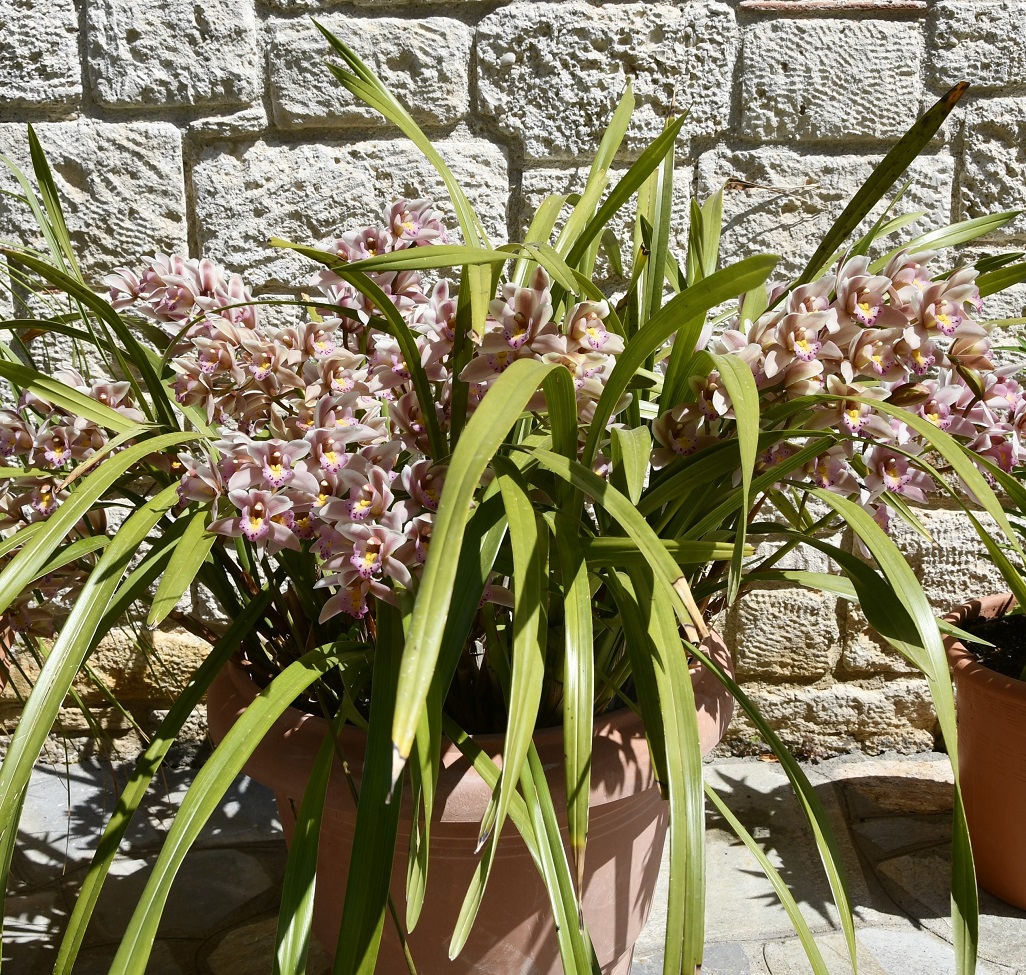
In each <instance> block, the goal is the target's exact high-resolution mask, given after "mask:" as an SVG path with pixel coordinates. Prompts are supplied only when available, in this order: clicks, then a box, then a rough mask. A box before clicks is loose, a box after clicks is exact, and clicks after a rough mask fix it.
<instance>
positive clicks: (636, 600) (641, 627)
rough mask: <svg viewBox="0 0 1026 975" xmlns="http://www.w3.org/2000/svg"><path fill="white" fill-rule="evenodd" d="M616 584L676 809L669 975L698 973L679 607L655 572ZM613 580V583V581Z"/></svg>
mask: <svg viewBox="0 0 1026 975" xmlns="http://www.w3.org/2000/svg"><path fill="white" fill-rule="evenodd" d="M628 575H629V578H630V582H627V581H626V580H625V579H621V580H617V579H614V580H613V583H612V589H613V592H614V594H615V596H616V599H617V605H618V606H619V607H620V611H621V613H623V614H624V624H625V625H624V636H625V639H626V643H627V652H628V654H629V655H630V658H631V663H632V673H633V674H634V676H635V686H636V687H637V689H638V703H639V704H640V705H641V712H642V715H643V717H644V718H645V727H646V732H647V734H648V738H649V743H650V745H651V748H652V752H653V756H655V757H657V761H658V764H657V769H658V773H659V776H660V783H659V784H660V786H661V788H662V789H663V791H664V794H665V795H666V796H667V798H668V799H669V802H670V882H669V888H668V891H667V901H666V936H665V941H664V946H663V950H664V955H663V973H664V975H675V973H677V972H688V973H689V975H690V973H692V972H696V971H698V968H699V966H700V965H701V963H702V948H703V945H704V942H705V934H704V932H705V882H704V877H705V819H704V815H705V814H704V807H703V799H702V751H701V747H700V745H699V740H698V719H697V713H696V711H695V698H694V691H693V689H692V687H691V675H690V673H689V671H688V664H687V655H686V653H685V652H684V647H683V646H682V644H681V639H680V630H679V628H678V625H677V618H676V616H675V614H674V610H673V606H672V605H671V604H670V602H669V600H668V599H667V598H666V595H665V593H666V590H665V588H663V589H662V595H660V594H658V592H659V591H658V590H657V589H656V588H655V579H654V578H653V575H652V570H651V568H649V567H647V566H646V567H637V568H635V569H632V570H631V572H630V573H629V574H628ZM607 578H608V577H607Z"/></svg>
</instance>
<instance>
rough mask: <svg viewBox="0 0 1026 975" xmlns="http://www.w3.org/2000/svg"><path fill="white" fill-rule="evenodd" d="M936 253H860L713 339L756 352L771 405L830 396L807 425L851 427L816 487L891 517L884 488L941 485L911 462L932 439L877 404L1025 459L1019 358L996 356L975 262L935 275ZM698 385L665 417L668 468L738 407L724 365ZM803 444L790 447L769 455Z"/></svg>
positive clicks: (920, 491) (747, 355)
mask: <svg viewBox="0 0 1026 975" xmlns="http://www.w3.org/2000/svg"><path fill="white" fill-rule="evenodd" d="M935 257H936V254H935V253H934V252H922V253H918V254H909V253H907V252H904V251H902V252H899V253H898V254H897V255H895V256H894V257H893V258H892V259H891V260H890V261H889V262H888V264H887V266H886V267H885V268H883V270H882V271H881V272H880V273H873V272H872V271H871V270H870V261H869V258H867V257H862V256H860V257H852V258H850V259H848V260H845V261H842V263H841V264H840V266H839V267H838V269H837V272H836V274H830V275H826V276H824V277H823V278H821V279H819V280H818V281H815V282H814V283H812V284H808V285H803V286H801V287H798V288H795V289H794V290H793V291H791V292H790V293H787V294H779V293H778V294H776V295H774V297H775V298H776V299H777V302H776V305H775V307H774V308H773V309H772V310H771V311H768V312H766V313H765V314H763V315H761V316H760V317H759V319H758V320H757V321H755V322H745V323H743V324H741V327H738V325H739V323H738V322H737V321H736V320H735V322H734V325H735V327H733V328H728V329H727V330H725V331H724V332H723V333H722V334H721V335H720V336H718V337H717V338H716V339H715V340H714V341H713V343H712V347H713V350H714V351H716V352H719V353H722V354H731V355H737V356H740V357H741V358H742V359H743V360H744V361H745V362H746V363H747V365H748V366H749V367H750V368H751V370H752V372H753V374H754V375H755V380H756V384H757V385H758V387H759V390H760V393H761V397H760V398H761V400H762V402H763V404H764V406H768V405H771V404H774V403H782V402H787V401H790V400H794V399H797V398H798V397H803V396H807V395H809V394H824V396H828V397H830V398H829V399H826V398H824V399H822V400H821V401H820V402H817V403H816V404H815V405H814V406H813V417H812V419H811V421H807V422H806V423H805V424H804V425H805V426H806V427H807V428H811V429H823V430H835V431H837V432H838V433H839V434H840V435H841V436H840V439H839V441H838V443H836V444H835V445H834V446H832V447H830V448H829V449H828V450H827V451H826V452H824V453H823V454H822V455H821V456H819V457H817V458H815V459H814V460H812V461H810V462H809V463H808V464H806V465H805V474H806V475H807V477H808V479H809V481H810V482H811V483H813V484H814V485H816V486H818V487H822V488H827V489H829V490H833V491H836V492H838V493H840V494H844V495H852V496H855V497H857V498H858V499H859V500H860V503H861V504H862V505H863V506H865V507H866V508H867V509H868V510H870V511H871V512H872V513H873V514H874V516H875V517H876V518H877V520H878V521H880V522H881V524H884V525H886V523H887V521H888V517H889V508H888V506H887V504H886V499H885V497H884V495H885V493H886V492H893V494H895V495H900V496H904V497H905V498H908V499H910V500H912V501H924V500H925V499H926V494H927V493H928V492H929V491H930V490H935V489H936V485H935V483H934V481H933V480H932V479H931V478H930V477H929V475H927V474H926V473H924V472H923V471H922V470H920V469H918V468H917V467H916V466H915V463H914V462H913V461H912V460H911V459H910V458H914V457H915V456H917V455H919V454H922V453H924V452H928V451H929V449H930V448H929V444H928V443H927V442H926V441H925V440H924V438H923V437H922V436H920V435H919V434H918V433H916V431H915V430H913V429H912V428H911V427H910V426H909V424H908V423H907V422H905V421H904V420H902V419H899V418H897V417H894V416H889V415H887V414H886V413H884V412H883V411H880V410H877V409H874V407H873V405H872V401H881V402H882V401H889V402H890V403H891V404H893V405H896V406H901V407H902V408H903V409H905V410H907V411H908V412H909V413H911V414H915V415H918V416H920V417H922V418H924V419H926V420H928V421H929V422H930V423H932V424H934V425H935V426H936V427H937V428H939V429H941V430H945V431H947V432H948V433H950V434H952V435H954V436H956V437H958V438H959V439H961V440H962V441H963V442H964V443H966V444H967V446H968V447H969V448H970V449H972V450H973V451H975V452H976V453H977V454H978V455H979V456H980V457H983V458H985V459H986V460H987V461H989V462H992V463H993V464H995V465H997V466H998V467H999V468H1001V469H1002V470H1004V471H1010V470H1011V469H1012V468H1013V467H1014V466H1016V465H1018V464H1022V463H1023V461H1024V459H1026V450H1024V433H1026V396H1024V392H1023V389H1022V387H1020V385H1019V383H1018V382H1017V381H1016V380H1015V379H1014V378H1013V375H1012V374H1013V373H1015V372H1016V371H1018V369H1019V368H1020V367H1018V366H1014V365H1009V366H1002V367H995V365H994V363H993V362H992V360H991V358H990V342H989V338H988V334H987V331H986V329H984V328H983V327H982V326H981V325H980V324H979V323H978V322H977V321H976V318H975V317H974V316H978V315H979V312H980V311H981V308H982V302H981V300H980V293H979V289H978V288H977V287H976V283H975V278H976V270H975V269H974V268H963V269H961V270H958V271H956V272H955V273H953V274H951V275H950V276H949V277H946V278H939V279H937V280H934V279H932V278H931V276H930V273H929V271H928V269H927V265H928V264H929V262H930V261H931V260H932V259H933V258H935ZM966 377H969V381H967V378H966ZM970 382H972V385H970ZM697 394H698V395H697V399H696V401H695V402H691V403H685V404H683V405H681V406H679V407H677V408H676V409H674V410H672V411H670V412H669V413H666V414H664V415H663V416H661V417H660V418H659V419H658V420H657V421H656V423H655V426H654V431H653V432H654V434H655V436H656V438H657V440H658V441H659V443H660V444H661V448H660V449H658V450H656V452H655V454H654V456H653V463H654V464H655V465H656V466H662V465H665V464H666V463H668V462H669V461H671V460H672V459H673V457H675V456H678V455H687V454H689V453H693V452H694V451H695V450H697V449H699V448H700V447H702V446H703V445H705V444H707V443H709V442H711V441H712V440H714V439H716V438H717V434H718V433H719V431H720V430H721V428H722V423H723V421H724V420H726V419H729V418H731V417H732V412H731V404H730V399H729V396H728V395H727V393H726V391H725V390H724V389H723V388H722V385H721V383H720V379H719V376H718V375H717V374H716V373H713V374H712V375H710V376H709V377H708V379H707V380H705V381H703V382H702V383H701V384H700V386H699V388H698V389H697ZM855 398H858V399H859V400H862V402H856V401H855ZM866 401H869V402H866ZM797 450H798V447H797V446H796V445H793V444H785V445H783V448H781V447H778V448H776V449H775V451H774V452H773V456H769V457H765V458H763V461H764V462H765V463H766V464H769V463H771V462H773V461H775V460H780V459H782V454H784V453H794V452H796V451H797Z"/></svg>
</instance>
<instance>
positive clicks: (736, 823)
mask: <svg viewBox="0 0 1026 975" xmlns="http://www.w3.org/2000/svg"><path fill="white" fill-rule="evenodd" d="M705 794H706V795H707V796H708V797H709V799H710V800H711V801H712V804H713V805H714V806H715V807H716V809H717V810H718V811H719V813H720V815H721V816H722V817H723V818H724V819H725V820H726V821H727V824H728V825H729V826H730V828H731V829H732V830H733V831H734V833H735V834H736V835H737V837H738V838H739V839H740V840H741V842H742V843H744V845H745V846H747V847H748V850H749V852H750V853H751V854H752V856H754V857H755V859H756V860H757V861H758V863H759V867H760V869H761V870H762V872H763V874H765V876H766V879H767V880H768V881H769V882H770V884H771V885H772V887H773V892H774V893H775V894H776V895H777V899H778V900H779V901H780V903H781V905H782V906H783V908H784V910H785V911H787V916H788V918H790V920H791V925H792V927H794V929H795V931H796V932H797V934H798V940H799V941H801V943H802V947H803V948H804V949H805V955H806V957H807V958H808V959H809V964H810V965H812V971H813V973H814V975H830V971H829V969H828V968H827V966H826V962H825V961H823V954H822V952H821V951H820V950H819V945H817V944H816V939H815V938H814V937H813V934H812V929H811V928H810V927H809V923H808V921H806V920H805V918H804V916H803V915H802V912H801V910H800V908H799V907H798V903H797V902H796V901H795V899H794V895H793V894H792V893H791V891H790V890H789V889H788V886H787V882H786V881H785V880H784V878H783V877H781V876H780V871H779V870H777V868H776V867H775V866H773V864H772V863H771V862H770V859H769V857H768V856H766V854H765V853H763V851H762V847H761V846H759V844H758V843H757V842H756V841H755V838H754V837H753V836H752V834H751V833H749V832H748V830H747V829H745V826H744V823H742V822H741V820H740V819H738V818H737V816H735V815H734V814H733V813H732V812H731V811H730V809H729V808H728V807H727V804H726V803H725V802H724V801H723V798H722V797H721V796H719V795H718V794H717V792H716V790H715V789H713V787H712V786H710V785H708V784H707V785H706V787H705Z"/></svg>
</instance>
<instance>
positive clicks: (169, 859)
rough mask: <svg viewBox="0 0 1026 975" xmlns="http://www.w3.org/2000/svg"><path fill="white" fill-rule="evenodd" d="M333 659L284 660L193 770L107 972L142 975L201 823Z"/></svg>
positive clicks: (320, 654) (321, 651)
mask: <svg viewBox="0 0 1026 975" xmlns="http://www.w3.org/2000/svg"><path fill="white" fill-rule="evenodd" d="M336 663H337V657H336V655H335V651H334V648H333V647H319V648H318V649H316V650H312V651H310V652H309V653H307V654H304V655H303V657H301V658H300V659H299V660H297V661H295V662H294V663H292V664H289V666H288V667H286V668H285V669H284V670H283V671H282V672H281V673H280V674H279V675H278V676H277V677H276V678H275V679H274V680H273V681H271V683H270V684H268V685H267V687H265V688H264V690H263V691H261V693H260V694H259V695H258V696H257V698H256V699H255V700H254V701H253V703H252V704H250V706H249V707H248V708H246V711H245V713H243V714H242V715H240V717H239V720H238V721H237V722H236V723H235V725H234V726H233V727H232V729H231V731H229V732H228V734H227V735H225V737H224V740H223V741H222V742H221V744H220V745H218V746H217V748H215V749H214V753H213V755H211V756H210V758H208V759H207V762H206V764H205V765H204V766H203V768H201V769H200V770H199V772H198V773H197V775H196V778H195V780H194V781H193V783H192V785H191V786H190V787H189V791H188V792H187V793H186V794H185V798H184V799H183V800H182V805H181V808H180V809H179V810H178V814H177V815H176V816H175V818H174V820H173V821H172V823H171V828H170V829H169V830H168V834H167V839H166V840H165V841H164V845H163V847H162V848H161V851H160V855H159V856H158V857H157V862H156V863H155V864H154V866H153V870H152V872H151V873H150V876H149V879H148V880H147V882H146V887H145V888H144V889H143V892H142V894H141V895H140V896H139V900H138V903H137V905H136V908H135V911H134V912H133V913H132V917H131V918H130V920H129V922H128V929H127V931H126V932H125V935H124V937H123V938H122V939H121V944H120V945H119V947H118V951H117V954H116V955H115V956H114V960H113V962H112V963H111V968H110V972H111V975H144V973H145V972H146V967H147V962H148V960H149V956H150V952H151V951H152V949H153V940H154V938H155V937H156V934H157V928H158V925H159V924H160V918H161V914H162V913H163V910H164V905H165V904H166V903H167V898H168V894H169V893H170V890H171V884H172V882H173V881H174V878H175V875H176V874H177V873H178V869H179V868H180V867H181V865H182V861H183V860H184V859H185V855H186V854H187V853H188V851H189V849H190V848H191V847H192V845H193V843H195V842H196V839H197V838H198V836H199V834H200V831H201V830H202V829H203V826H204V825H205V823H206V822H207V820H208V819H209V818H210V816H211V815H212V814H213V813H214V811H215V810H216V809H218V808H219V806H220V804H221V802H222V800H223V799H224V794H225V793H226V792H227V791H228V789H229V788H230V787H231V784H232V782H234V781H235V778H236V776H237V775H239V773H240V772H242V768H243V766H244V765H245V764H246V760H247V759H248V758H249V756H250V755H251V754H252V753H253V750H254V749H255V748H256V747H257V745H259V744H260V741H261V739H262V738H263V737H264V735H266V734H267V732H268V731H269V730H270V728H271V726H272V725H273V724H274V722H275V721H276V720H277V719H278V717H279V716H280V715H281V714H282V712H284V711H285V709H286V708H288V707H289V706H290V705H291V704H292V702H293V701H294V700H295V699H296V697H297V696H298V695H299V694H301V693H302V692H303V691H304V690H306V688H307V687H309V686H310V684H312V683H313V682H314V681H315V680H317V678H318V677H320V676H322V675H323V674H325V673H327V671H329V670H331V668H332V667H334V666H335V665H336Z"/></svg>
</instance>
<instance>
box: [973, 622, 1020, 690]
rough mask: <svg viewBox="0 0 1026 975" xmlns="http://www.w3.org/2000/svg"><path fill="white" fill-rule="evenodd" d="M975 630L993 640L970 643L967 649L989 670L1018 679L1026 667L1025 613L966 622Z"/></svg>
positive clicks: (976, 633) (984, 638)
mask: <svg viewBox="0 0 1026 975" xmlns="http://www.w3.org/2000/svg"><path fill="white" fill-rule="evenodd" d="M962 628H963V629H964V630H965V631H966V632H967V633H972V634H973V635H974V636H978V637H980V638H981V639H983V640H987V641H988V642H990V643H992V644H994V646H992V647H988V646H985V645H984V644H982V643H970V644H967V645H966V649H967V650H969V652H970V653H971V654H972V655H973V656H974V657H975V658H976V659H977V660H978V661H979V662H980V663H981V664H982V665H983V666H984V667H986V668H987V669H988V670H993V671H996V672H997V673H999V674H1004V675H1005V676H1006V677H1011V678H1013V679H1014V680H1019V679H1021V677H1022V674H1023V669H1024V668H1026V616H1023V615H1021V614H1017V615H1014V616H1002V617H1000V618H999V619H993V620H980V621H974V622H972V623H966V624H963V626H962Z"/></svg>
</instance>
